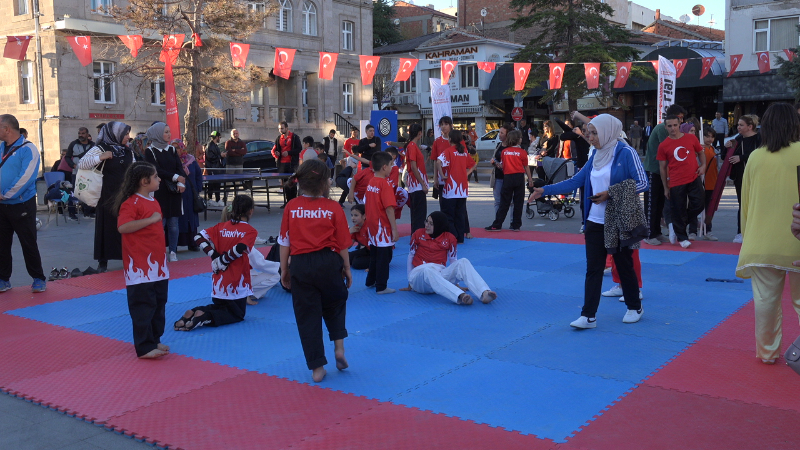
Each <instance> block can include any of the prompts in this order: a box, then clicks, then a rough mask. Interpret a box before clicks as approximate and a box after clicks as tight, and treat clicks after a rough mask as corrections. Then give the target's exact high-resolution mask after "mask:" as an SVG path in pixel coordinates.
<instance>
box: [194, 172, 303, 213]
mask: <svg viewBox="0 0 800 450" xmlns="http://www.w3.org/2000/svg"><path fill="white" fill-rule="evenodd" d="M209 170H211V171H215V172H218V173H209V174H207V175H203V187H204V189H203V192H204V193H205V194H204V195H205V199H206V204H208V199H209V189H208V186H209V184H217V185H220V188H221V189H222V190H223V192H224V193H225V194H227V192H228V189H230V188H233V195H234V196H236V195H237V194H238V193H239V189H242V190H247V191H250V196H254V194H256V193H259V192H263V193H266V194H267V202H266V204H264V203H263V202H256V203H255V206H261V207H265V208H267V210H268V211H270V210H271V203H270V191H271V189H272V188H280V184H276V185H270V182H271V181H272V180H279V181H283V180H287V179H289V177H291V176H292V175H293V174H291V173H276V172H262V171H260V170H257V171H247V169H245V171H244V172H240V173H227V172H221V171H219V169H206V171H209ZM223 170H224V169H223ZM256 181H264V186H263V187H260V186H258V187H256V186H255V182H256ZM223 198H224V197H223ZM283 204H284V205H285V204H286V196H285V194H284V199H283ZM203 219H204V220H206V219H208V208H206V210H205V211H204V212H203Z"/></svg>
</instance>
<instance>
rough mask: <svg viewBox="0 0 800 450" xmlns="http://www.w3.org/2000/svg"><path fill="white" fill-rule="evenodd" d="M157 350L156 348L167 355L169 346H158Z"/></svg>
mask: <svg viewBox="0 0 800 450" xmlns="http://www.w3.org/2000/svg"><path fill="white" fill-rule="evenodd" d="M157 348H158V349H159V350H161V351H162V352H167V353H169V345H164V344H158V347H157Z"/></svg>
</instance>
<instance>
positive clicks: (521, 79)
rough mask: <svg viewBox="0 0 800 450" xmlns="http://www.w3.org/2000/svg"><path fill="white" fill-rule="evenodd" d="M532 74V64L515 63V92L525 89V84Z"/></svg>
mask: <svg viewBox="0 0 800 450" xmlns="http://www.w3.org/2000/svg"><path fill="white" fill-rule="evenodd" d="M530 73H531V63H514V90H515V91H521V90H523V89H525V82H526V81H528V75H530Z"/></svg>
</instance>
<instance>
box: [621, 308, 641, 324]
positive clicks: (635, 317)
mask: <svg viewBox="0 0 800 450" xmlns="http://www.w3.org/2000/svg"><path fill="white" fill-rule="evenodd" d="M642 314H644V309H642V308H639V310H638V311H636V310H635V309H629V310H628V312H626V313H625V317H623V318H622V323H636V322H638V321H639V319H641V318H642Z"/></svg>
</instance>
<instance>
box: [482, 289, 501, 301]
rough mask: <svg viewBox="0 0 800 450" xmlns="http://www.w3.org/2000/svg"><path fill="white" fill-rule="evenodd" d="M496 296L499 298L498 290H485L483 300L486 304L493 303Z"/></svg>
mask: <svg viewBox="0 0 800 450" xmlns="http://www.w3.org/2000/svg"><path fill="white" fill-rule="evenodd" d="M496 298H497V292H495V291H483V294H481V301H482V302H483V303H484V304H489V303H492V301H494V299H496Z"/></svg>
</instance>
